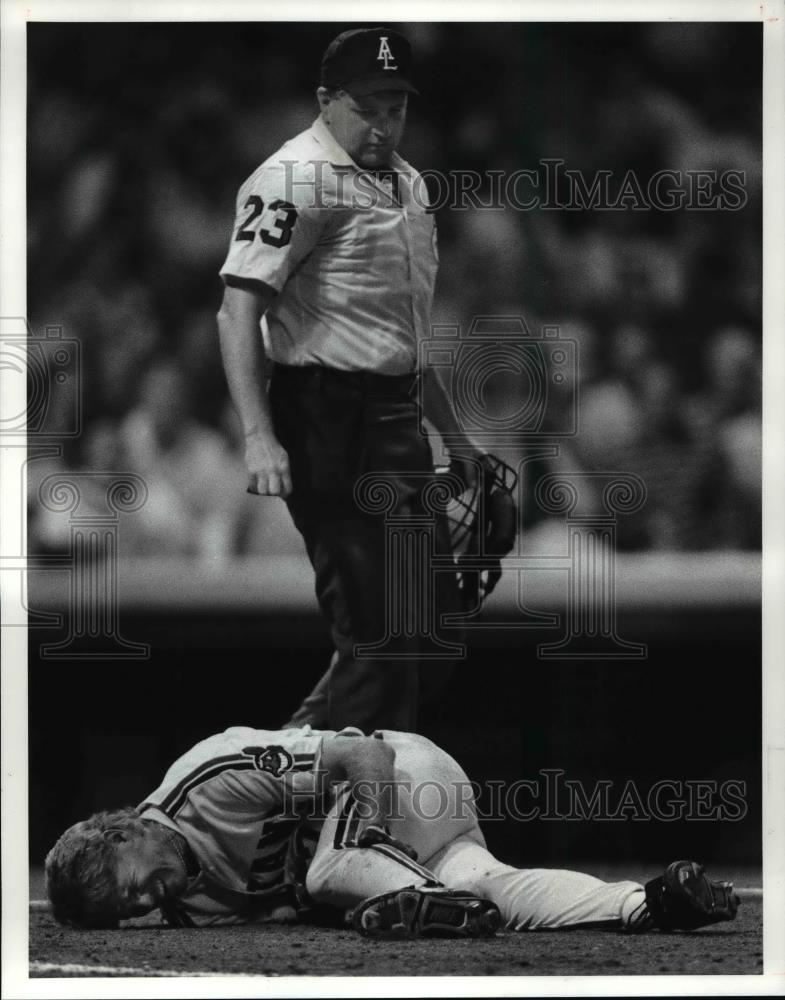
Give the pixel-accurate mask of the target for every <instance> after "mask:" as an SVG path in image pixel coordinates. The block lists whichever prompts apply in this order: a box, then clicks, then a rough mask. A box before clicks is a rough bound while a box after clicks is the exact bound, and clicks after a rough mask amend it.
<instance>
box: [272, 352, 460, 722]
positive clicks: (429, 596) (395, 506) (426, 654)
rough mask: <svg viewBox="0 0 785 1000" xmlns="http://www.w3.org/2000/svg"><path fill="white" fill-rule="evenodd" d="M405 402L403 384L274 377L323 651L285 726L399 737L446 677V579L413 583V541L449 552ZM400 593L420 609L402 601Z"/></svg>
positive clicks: (405, 380)
mask: <svg viewBox="0 0 785 1000" xmlns="http://www.w3.org/2000/svg"><path fill="white" fill-rule="evenodd" d="M413 390H414V376H382V375H375V374H371V373H349V372H339V371H335V370H332V369H326V368H320V367H317V366H308V367H305V368H290V367H284V366H276V367H275V369H274V372H273V378H272V382H271V386H270V401H271V406H272V411H273V419H274V424H275V432H276V435H277V437H278V440H279V441H280V442H281V444H282V445H283V447H284V448H285V449H286V451H287V452H288V454H289V461H290V465H291V470H292V484H293V491H292V495H291V497H290V498H289V501H288V505H289V510H290V512H291V515H292V518H293V520H294V523H295V525H296V526H297V528H298V530H299V531H300V533H301V534H302V536H303V539H304V540H305V545H306V549H307V551H308V555H309V557H310V560H311V563H312V565H313V567H314V571H315V574H316V595H317V598H318V600H319V604H320V606H321V608H322V611H323V612H324V614H325V615H326V616H327V618H328V620H329V622H330V625H331V627H332V636H333V641H334V643H335V653H334V654H333V657H332V661H331V663H330V667H329V669H328V671H327V673H326V674H325V675H324V677H322V679H321V681H320V682H319V683H318V685H317V686H316V688H315V689H314V691H313V692H312V693H311V694H310V695H309V696H308V697H307V698H306V699H305V700H304V702H303V703H302V705H301V706H300V708H299V709H298V710H297V711H296V712H295V713H294V715H293V716H292V718H291V720H290V724H292V725H305V724H306V723H310V725H312V726H313V727H314V728H317V729H341V728H343V727H344V726H357V727H358V728H360V729H362V730H364V731H365V732H371V731H372V730H374V729H398V730H408V731H412V730H414V729H416V725H417V709H418V704H419V702H420V701H421V699H423V698H427V697H429V696H432V695H433V694H434V693H435V692H436V691H438V690H439V689H440V688H441V687H442V686H443V683H444V681H445V680H446V677H447V675H448V674H449V671H450V669H451V667H452V661H451V660H450V659H449V658H448V657H449V655H450V648H452V649H453V650H454V649H455V646H456V644H458V643H460V642H461V639H462V636H461V634H460V632H459V630H458V629H456V628H444V627H443V624H442V622H441V618H442V616H443V614H444V613H445V612H454V611H458V609H459V603H458V590H457V585H456V579H455V574H454V573H453V572H450V571H446V572H432V573H429V574H423V571H422V563H421V562H420V561H418V557H417V555H416V552H415V551H414V549H416V547H417V543H416V542H413V541H412V539H413V538H415V537H416V538H418V539H419V544H421V545H423V544H424V545H431V546H432V547H433V548H432V551H434V552H435V553H437V554H443V555H447V554H449V552H450V542H449V531H448V526H447V521H446V518H445V517H444V515H443V514H438V513H436V512H434V510H433V505H430V504H428V503H427V502H426V498H425V495H424V493H423V491H424V490H426V489H427V487H428V485H429V484H431V483H432V482H433V463H432V457H431V449H430V445H429V443H428V440H427V438H426V437H425V435H424V433H423V432H422V431H421V427H420V414H419V409H418V406H417V402H416V399H415V398H414V393H413ZM366 474H372V476H373V479H372V482H369V481H368V480H367V479H363V477H364V476H366ZM363 484H365V486H366V489H365V490H363V489H362V486H363ZM407 529H409V531H408V534H407ZM406 539H408V541H407V540H406ZM431 539H432V541H431ZM393 564H394V569H395V573H394V574H392V573H391V567H392V566H393ZM418 575H419V576H418ZM393 576H394V578H393ZM418 579H419V580H420V583H419V589H418V582H417V581H418ZM396 581H397V582H396ZM401 581H403V583H404V586H403V587H402V591H406V590H407V589H408V588H410V587H411V588H412V590H413V592H414V593H417V594H419V597H417V598H416V599H415V600H411V599H404V596H403V593H402V592H401V591H399V588H398V584H399V582H401ZM403 605H405V607H404V606H403ZM358 647H359V648H358Z"/></svg>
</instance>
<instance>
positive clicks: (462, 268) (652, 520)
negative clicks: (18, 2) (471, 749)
mask: <svg viewBox="0 0 785 1000" xmlns="http://www.w3.org/2000/svg"><path fill="white" fill-rule="evenodd" d="M342 27H343V26H342V25H339V24H321V25H320V24H313V23H312V24H297V25H295V24H282V23H279V24H252V25H233V24H202V25H199V24H190V25H167V24H157V25H156V24H90V25H78V24H77V25H72V24H31V25H30V27H29V42H28V74H29V92H28V220H29V246H28V283H29V285H28V302H29V313H30V319H31V323H32V325H33V327H34V329H36V330H41V329H43V327H44V326H45V325H47V324H57V325H61V326H62V327H63V331H64V336H67V337H72V338H76V339H77V340H78V341H79V342H80V344H81V347H82V364H83V369H82V400H83V412H82V433H81V434H80V435H79V436H78V437H76V438H74V439H73V440H71V441H67V442H65V444H64V448H63V454H62V456H60V457H56V458H51V457H50V458H39V459H36V460H35V461H33V462H31V463H30V467H29V469H30V485H31V504H30V526H29V534H30V544H31V548H32V549H33V550H35V549H38V550H56V549H59V548H62V546H63V545H64V544H66V542H67V537H68V526H67V524H66V523H64V522H66V521H67V518H64V517H63V515H62V514H50V513H48V512H47V511H46V510H45V509H43V508H42V507H41V505H40V504H39V503H38V502H37V499H36V490H37V488H38V485H39V484H40V482H41V480H42V479H43V478H44V476H46V475H48V474H50V473H52V472H56V471H61V470H68V469H82V470H92V471H98V470H100V471H128V472H135V473H137V474H139V475H141V476H142V477H143V478H144V479H145V481H146V482H147V484H148V488H149V490H150V496H149V499H148V502H147V503H146V504H145V506H144V507H143V508H142V510H140V511H139V512H137V513H135V514H133V515H132V516H129V517H127V518H125V519H124V522H123V528H122V540H123V551H124V552H126V553H128V554H140V555H146V554H151V555H152V554H156V555H158V554H181V555H190V556H195V557H197V556H198V557H201V558H205V559H211V560H225V559H229V558H231V557H232V556H234V555H237V554H253V553H273V552H275V553H284V552H289V551H299V549H300V544H301V543H300V541H299V536H297V535H296V533H295V531H294V529H293V528H292V527H291V526H290V524H289V521H288V517H287V515H286V512H285V508H284V505H283V503H282V502H281V501H280V500H277V499H274V498H267V499H259V498H255V497H250V496H248V495H247V494H246V493H245V472H244V466H243V461H242V448H241V440H240V437H239V434H238V425H237V421H236V417H235V415H234V412H233V409H232V406H231V404H230V402H229V399H228V393H227V389H226V385H225V381H224V377H223V372H222V366H221V360H220V353H219V347H218V340H217V331H216V325H215V318H214V317H215V312H216V309H217V307H218V305H219V302H220V296H221V285H220V280H219V278H218V269H219V267H220V265H221V263H222V261H223V258H224V256H225V253H226V248H227V245H228V240H229V238H230V234H231V227H232V224H233V218H234V199H235V195H236V191H237V188H238V187H239V185H240V183H241V182H242V180H244V178H245V177H246V176H247V175H248V174H249V173H251V172H252V170H253V169H255V167H256V166H257V165H258V164H259V163H260V162H261V161H262V160H263V159H265V158H266V157H267V156H268V155H269V154H270V153H272V152H274V151H275V150H276V149H277V148H278V146H279V145H280V144H281V143H282V142H283V141H284V140H285V139H286V138H288V137H289V136H291V135H293V134H295V133H296V132H298V131H300V130H302V129H303V128H307V127H308V126H309V124H310V123H311V121H312V120H313V118H314V117H315V116H316V104H315V99H314V91H315V87H316V85H317V82H318V64H319V58H320V54H321V51H322V50H323V49H324V47H325V46H326V44H327V42H329V40H330V39H331V38H332V37H333V35H334V34H335V33H337V32H338V31H339V30H341V29H342ZM401 27H402V29H403V30H404V31H406V33H407V34H408V35H409V37H410V38H411V41H412V43H413V46H414V49H415V52H416V54H417V74H416V79H417V83H418V86H419V89H420V91H421V97H419V98H415V99H414V100H413V101H412V104H411V108H410V114H409V123H408V126H407V133H406V136H405V138H404V143H403V145H402V147H401V153H402V155H403V156H404V157H405V158H406V159H408V160H410V162H411V163H412V164H413V165H415V166H416V167H418V168H419V169H425V168H427V169H428V170H432V171H440V172H442V173H444V174H445V175H447V174H449V172H450V171H456V170H461V171H470V170H471V171H475V172H477V174H478V175H479V176H480V177H481V178H486V180H487V178H488V177H489V176H490V175H489V172H490V171H504V172H509V173H511V172H513V171H515V170H518V169H521V168H527V169H532V170H541V169H542V166H541V164H542V161H543V160H545V159H549V158H550V159H561V160H563V161H564V164H565V166H566V167H568V168H569V169H571V170H574V171H580V172H581V174H582V175H583V176H585V177H586V178H588V179H589V180H590V179H591V178H592V177H593V176H594V175H596V174H597V172H598V171H603V170H605V171H611V172H612V174H613V177H614V178H618V179H620V178H622V177H623V176H624V175H625V174H626V173H627V171H629V170H633V171H634V172H635V173H636V175H637V176H638V177H639V179H641V180H642V182H643V185H644V186H645V183H646V179H647V178H649V177H651V175H653V174H654V173H655V172H656V171H659V170H672V171H677V172H681V176H686V171H688V170H706V171H716V172H717V176H720V175H722V173H723V172H724V171H728V170H735V171H741V172H743V178H744V180H743V191H744V198H743V205H742V206H741V207H739V209H738V210H736V211H732V210H717V209H714V210H692V209H690V208H688V207H682V208H680V209H678V210H674V211H663V210H658V209H656V208H654V209H651V210H647V209H643V210H641V209H632V208H629V209H622V210H618V211H608V210H602V209H595V210H584V211H571V210H569V209H560V210H549V209H544V208H542V207H540V208H536V209H533V210H530V211H520V210H516V209H514V208H507V209H506V210H499V209H484V208H482V207H477V206H475V207H471V206H470V205H469V206H464V209H463V210H461V211H457V210H454V209H451V208H450V207H449V205H446V206H443V207H440V208H439V210H438V211H437V225H438V229H439V249H440V259H441V269H440V276H439V280H438V284H437V294H436V301H435V305H434V317H433V318H434V321H435V322H438V323H449V324H457V325H459V326H460V327H461V330H462V331H466V330H468V329H469V326H470V324H471V322H472V320H473V319H474V318H475V317H477V316H487V315H496V316H499V315H501V316H524V317H525V318H526V321H527V324H528V327H529V329H530V330H531V331H533V332H534V333H535V334H536V333H537V331H539V330H540V328H541V327H542V326H543V325H544V324H549V325H558V326H559V328H560V330H561V335H562V336H563V337H565V338H569V339H572V340H574V341H575V342H576V344H577V346H578V352H577V360H576V365H575V370H574V372H572V374H571V376H570V378H571V379H572V383H571V384H570V385H568V386H566V387H565V388H570V386H572V387H574V388H575V389H576V390H577V392H576V397H577V400H578V402H577V434H575V435H573V436H571V437H569V438H568V439H565V440H563V441H561V442H560V451H559V455H558V456H556V457H552V458H547V459H542V460H537V461H532V462H529V464H528V465H527V466H526V476H525V477H524V480H525V481H524V487H525V492H526V502H525V503H524V504H522V513H521V518H522V527H523V528H524V529H525V530H526V531H527V532H529V533H531V536H532V537H533V538H536V537H537V536H538V533H540V532H542V533H544V534H543V538H545V537H546V536H547V532H548V531H549V530H550V529H551V528H552V527H553V522H552V520H551V519H550V518H549V517H546V516H545V514H544V512H543V511H541V510H538V509H537V507H536V504H535V503H534V501H533V495H534V494H533V485H534V483H535V480H536V477H537V476H538V475H540V474H542V472H543V471H549V470H550V471H553V470H556V471H558V470H564V471H566V470H570V471H592V470H602V471H609V470H617V471H625V472H633V473H636V474H637V475H639V476H640V477H642V479H643V480H644V482H645V484H646V489H647V499H646V503H645V505H644V506H643V508H642V509H641V510H640V511H638V512H637V513H636V514H633V515H630V516H629V517H622V518H621V519H620V523H619V541H620V544H621V545H622V547H624V548H627V549H632V550H651V549H683V550H690V549H707V548H711V549H718V548H725V549H738V548H748V549H750V548H751V549H754V548H757V547H758V546H759V545H760V499H761V469H760V461H761V268H762V265H761V252H762V251H761V170H760V143H761V122H760V83H761V32H760V28H759V26H756V25H752V24H747V25H739V24H727V25H726V24H720V23H715V24H707V23H704V24H694V25H689V24H640V25H623V24H607V25H590V24H576V25H544V24H537V25H525V24H516V25H499V24H471V25H468V24H467V25H459V24H445V23H432V24H411V25H403V26H401ZM485 184H486V181H485V180H483V181H482V182H481V185H480V189H479V195H480V197H482V195H483V193H484V192H485V190H486V189H485ZM526 391H530V390H529V389H527V387H526V386H525V385H522V384H516V383H515V380H514V379H513V381H512V383H511V382H510V380H509V379H506V380H504V379H502V380H501V382H500V385H499V387H497V389H496V390H495V392H496V396H495V397H494V398H490V399H489V406H498V407H501V409H502V411H503V410H504V409H505V407H506V408H507V409H512V410H515V409H516V408H517V407H518V405H519V404H518V403H517V402H516V400H517V394H520V393H522V392H526ZM568 396H569V398H570V399H572V398H573V397H572V396H570V394H569V393H567V394H565V395H564V396H563V397H559V396H554V398H553V399H552V400H550V401H549V403H548V408H546V409H547V412H546V414H545V417H544V418H543V419H544V420H545V423H544V424H543V430H544V431H547V429H548V424H547V421H551V420H552V421H556V422H557V423H558V420H559V419H560V417H559V414H558V409H559V407H560V406H565V405H568V404H567V402H566V400H567V398H568ZM53 405H54V406H56V405H57V404H56V400H53ZM569 405H574V404H573V403H572V402H571V403H570V404H569ZM500 450H501V451H502V452H503V453H504V457H506V458H507V459H508V460H511V461H520V460H522V459H526V457H527V453H526V449H525V448H523V447H516V446H508V447H506V449H505V448H502V449H500ZM527 479H528V480H529V481H528V482H526V480H527ZM88 499H89V498H88ZM86 502H87V501H86ZM95 504H96V505H97V506H100V504H101V498H100V497H96V498H95Z"/></svg>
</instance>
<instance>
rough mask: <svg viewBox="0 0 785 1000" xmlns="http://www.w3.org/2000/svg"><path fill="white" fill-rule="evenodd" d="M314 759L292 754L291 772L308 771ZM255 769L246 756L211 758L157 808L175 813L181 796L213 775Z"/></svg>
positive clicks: (177, 785)
mask: <svg viewBox="0 0 785 1000" xmlns="http://www.w3.org/2000/svg"><path fill="white" fill-rule="evenodd" d="M315 759H316V755H315V754H312V753H297V754H294V756H293V760H294V765H293V767H292V770H293V771H309V770H311V769H312V768H313V765H314V761H315ZM255 767H256V764H255V762H254V760H253V758H251V757H249V756H248V755H247V754H227V755H225V756H223V757H213V758H212V760H208V761H206V762H205V763H204V764H202V765H200V766H199V767H197V768H195V769H194V770H193V771H191V772H190V773H189V774H187V775H186V776H185V777H184V778H182V779H181V780H180V781H179V782H178V783H177V784H176V785H175V787H174V788H173V789H172V790H171V791H170V792H169V793H168V794H167V795H166V796H165V798H164V800H163V802H162V803H161V804H160V805H159V806H158V807H157V808H159V809H160V810H161V811H162V812H165V813H169V812H170V811H171V810H173V811H174V812H177V811H178V810H179V809H180V808H181V807H182V806H181V804H180V803H178V802H177V800H178V799H180V798H181V797H182V796H183V795H187V794H188V792H190V791H191V790H192V789H193V788H195V787H196V786H197V785H199V784H201V783H202V782H203V781H207V780H208V779H209V778H212V777H215V775H217V774H220V773H221V772H222V771H226V770H233V771H247V770H249V769H253V768H255ZM272 776H273V775H272V774H271V777H272ZM176 803H177V804H176ZM145 805H147V803H145ZM150 805H155V803H150Z"/></svg>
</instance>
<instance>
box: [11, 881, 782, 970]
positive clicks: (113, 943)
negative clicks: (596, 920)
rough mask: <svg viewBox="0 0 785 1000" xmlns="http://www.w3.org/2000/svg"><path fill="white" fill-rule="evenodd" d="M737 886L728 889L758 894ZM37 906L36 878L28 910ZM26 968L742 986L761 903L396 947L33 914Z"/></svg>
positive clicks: (292, 933) (305, 930) (330, 933)
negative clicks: (700, 978)
mask: <svg viewBox="0 0 785 1000" xmlns="http://www.w3.org/2000/svg"><path fill="white" fill-rule="evenodd" d="M641 877H649V873H648V872H647V873H645V875H644V874H641ZM744 878H745V881H743V882H742V881H741V880H740V879H738V878H737V881H736V884H737V885H739V886H741V885H747V886H749V885H758V886H759V885H760V879H759V878H758V880H757V881H752V880H750V878H749V876H748V875H745V876H744ZM42 895H43V892H42V885H41V878H40V873H35V874H34V876H33V879H32V884H31V894H30V898H31V899H40V898H41V897H42ZM30 963H31V965H30V975H31V977H41V976H58V977H59V976H68V975H75V976H161V975H194V974H199V973H201V974H208V975H209V974H212V975H231V974H239V975H252V976H299V975H309V976H312V975H321V976H339V975H344V976H345V975H349V976H401V975H405V976H446V975H449V976H549V975H561V976H564V975H567V976H570V975H576V976H587V975H605V976H607V975H691V974H694V975H742V974H746V975H750V974H756V973H761V972H762V971H763V946H762V901H761V899H760V898H759V897H758V898H755V897H752V898H750V897H745V898H743V901H742V905H741V907H740V909H739V914H738V917H737V919H736V920H735V921H734V922H733V923H730V924H719V925H716V926H715V927H707V928H703V929H702V930H700V931H696V932H693V933H678V934H661V933H659V932H653V933H649V934H644V935H637V936H633V935H624V934H621V933H618V932H613V931H590V930H585V931H571V932H565V931H559V932H540V933H528V934H525V933H524V934H516V933H512V932H503V933H500V934H498V935H497V936H496V937H495V938H493V939H491V940H487V941H444V940H439V941H436V940H434V941H411V942H404V943H402V942H389V941H388V942H372V941H367V940H365V939H363V938H361V937H359V935H357V934H355V933H353V932H351V931H343V930H330V929H323V928H315V927H308V926H296V925H294V926H266V927H235V928H215V929H206V928H203V929H172V928H166V927H161V926H159V924H158V920H157V918H153V917H149V918H146V919H145V921H139V922H137V923H136V925H135V926H130V925H129V926H126V927H124V928H123V929H121V930H118V931H74V930H69V929H65V928H62V927H59V926H58V925H57V924H56V923H55V922H54V920H53V919H52V917H51V916H50V915H49V914H48V913H46V912H43V911H41V910H40V909H34V910H33V911H32V912H31V921H30Z"/></svg>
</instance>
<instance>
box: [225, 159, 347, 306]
mask: <svg viewBox="0 0 785 1000" xmlns="http://www.w3.org/2000/svg"><path fill="white" fill-rule="evenodd" d="M302 171H303V165H301V164H292V163H288V164H282V163H273V164H270V165H263V166H262V167H260V168H259V169H258V170H257V171H256V172H255V173H254V174H252V175H251V177H249V178H248V180H247V181H246V182H245V183H244V184H243V185H242V187H241V188H240V191H239V193H238V195H237V211H236V215H235V222H234V229H233V231H232V239H231V243H230V245H229V253H228V254H227V257H226V260H225V262H224V265H223V267H222V268H221V277H222V278H223V280H224V282H226V283H227V284H231V283H232V279H238V280H239V281H241V282H242V281H250V282H254V281H262V282H264V283H265V284H266V285H270V286H271V287H272V288H274V289H275V290H276V291H277V292H280V291H281V289H282V288H283V286H284V285H285V283H286V280H287V278H288V277H289V275H290V274H292V272H293V271H294V270H295V268H296V267H297V266H298V264H300V262H301V261H302V260H303V259H304V258H305V257H306V256H307V255H308V254H309V253H310V252H311V250H312V249H313V248H314V247H315V246H316V244H317V242H318V241H319V238H320V236H321V234H322V230H323V228H324V226H325V225H326V222H327V219H326V216H327V212H326V211H325V209H324V207H323V206H320V203H319V192H318V191H317V190H316V187H315V184H314V173H313V171H312V172H311V173H310V174H309V175H308V177H309V178H310V183H309V182H308V179H306V178H304V177H303V176H300V174H302Z"/></svg>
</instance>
